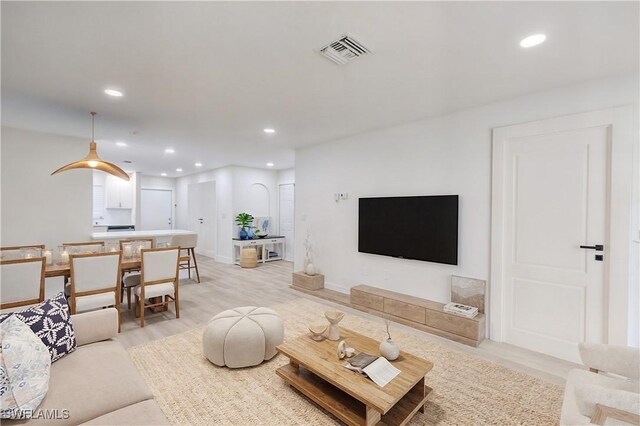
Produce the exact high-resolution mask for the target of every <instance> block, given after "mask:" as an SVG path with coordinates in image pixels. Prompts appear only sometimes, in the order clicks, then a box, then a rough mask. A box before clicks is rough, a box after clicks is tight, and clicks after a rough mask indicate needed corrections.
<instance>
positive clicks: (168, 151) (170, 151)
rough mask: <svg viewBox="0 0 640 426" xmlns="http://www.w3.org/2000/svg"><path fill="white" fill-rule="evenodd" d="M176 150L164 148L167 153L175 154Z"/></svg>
mask: <svg viewBox="0 0 640 426" xmlns="http://www.w3.org/2000/svg"><path fill="white" fill-rule="evenodd" d="M174 152H175V151H174V150H173V148H167V149H165V150H164V153H165V154H173V153H174Z"/></svg>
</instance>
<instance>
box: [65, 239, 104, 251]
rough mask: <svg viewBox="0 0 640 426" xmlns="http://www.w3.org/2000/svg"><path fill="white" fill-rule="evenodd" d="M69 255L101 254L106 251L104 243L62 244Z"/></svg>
mask: <svg viewBox="0 0 640 426" xmlns="http://www.w3.org/2000/svg"><path fill="white" fill-rule="evenodd" d="M62 247H64V249H65V250H67V253H69V254H87V253H100V252H102V251H103V250H104V241H85V242H81V243H62Z"/></svg>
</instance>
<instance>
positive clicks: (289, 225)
mask: <svg viewBox="0 0 640 426" xmlns="http://www.w3.org/2000/svg"><path fill="white" fill-rule="evenodd" d="M278 190H279V197H278V200H279V209H278V212H279V216H278V233H279V234H280V235H282V236H283V237H285V244H284V247H285V251H284V260H288V261H290V262H293V246H294V241H295V240H294V238H295V235H294V223H295V220H294V217H295V216H294V214H295V210H294V206H295V185H294V184H293V183H288V184H284V185H280V186H279V189H278Z"/></svg>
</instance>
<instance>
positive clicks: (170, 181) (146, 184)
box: [136, 174, 178, 229]
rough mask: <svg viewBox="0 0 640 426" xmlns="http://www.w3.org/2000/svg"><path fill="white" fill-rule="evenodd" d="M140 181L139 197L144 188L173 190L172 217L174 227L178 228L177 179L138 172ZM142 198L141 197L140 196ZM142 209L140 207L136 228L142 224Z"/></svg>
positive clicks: (137, 192)
mask: <svg viewBox="0 0 640 426" xmlns="http://www.w3.org/2000/svg"><path fill="white" fill-rule="evenodd" d="M137 181H138V182H140V185H139V188H138V191H136V194H137V196H138V197H141V195H140V190H143V189H168V190H170V191H171V205H172V206H173V207H172V209H171V218H172V221H171V223H172V225H171V227H172V228H173V229H178V227H177V226H176V214H177V213H176V202H177V200H176V179H175V178H169V177H162V176H146V175H143V174H138V179H137ZM138 200H140V198H138ZM140 219H141V218H140V209H138V214H137V221H136V229H137V228H138V227H139V226H140V223H141V222H140Z"/></svg>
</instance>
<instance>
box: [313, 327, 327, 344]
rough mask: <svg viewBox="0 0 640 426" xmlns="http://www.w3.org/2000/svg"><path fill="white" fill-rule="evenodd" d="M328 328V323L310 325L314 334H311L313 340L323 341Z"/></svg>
mask: <svg viewBox="0 0 640 426" xmlns="http://www.w3.org/2000/svg"><path fill="white" fill-rule="evenodd" d="M327 328H329V326H328V325H326V324H322V325H310V326H309V331H310V332H311V334H312V335H313V336H311V338H312V339H313V340H315V341H316V342H321V341H323V340H324V332H325V331H327Z"/></svg>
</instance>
